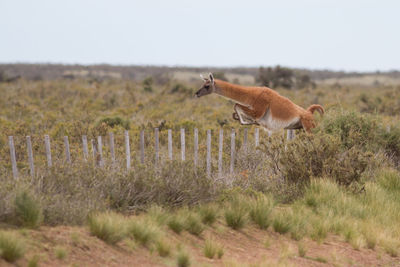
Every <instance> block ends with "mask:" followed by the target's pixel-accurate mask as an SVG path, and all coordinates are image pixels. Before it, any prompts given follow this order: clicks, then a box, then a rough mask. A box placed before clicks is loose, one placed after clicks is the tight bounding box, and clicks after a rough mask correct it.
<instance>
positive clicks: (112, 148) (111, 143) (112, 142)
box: [109, 132, 115, 165]
mask: <svg viewBox="0 0 400 267" xmlns="http://www.w3.org/2000/svg"><path fill="white" fill-rule="evenodd" d="M109 136H110V153H111V162H112V164H113V165H114V164H115V148H114V133H112V132H111V133H109Z"/></svg>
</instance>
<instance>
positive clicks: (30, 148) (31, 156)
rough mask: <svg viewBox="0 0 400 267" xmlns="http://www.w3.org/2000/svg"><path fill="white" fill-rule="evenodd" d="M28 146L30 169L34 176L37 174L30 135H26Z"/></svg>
mask: <svg viewBox="0 0 400 267" xmlns="http://www.w3.org/2000/svg"><path fill="white" fill-rule="evenodd" d="M26 147H27V149H28V161H29V170H30V173H31V176H32V178H33V177H34V176H35V165H34V164H33V152H32V141H31V137H30V136H27V137H26Z"/></svg>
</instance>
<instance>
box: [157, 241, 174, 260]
mask: <svg viewBox="0 0 400 267" xmlns="http://www.w3.org/2000/svg"><path fill="white" fill-rule="evenodd" d="M156 250H157V252H158V255H160V256H161V257H168V256H169V255H170V254H171V245H170V244H169V243H168V242H167V241H166V240H164V239H160V240H157V242H156Z"/></svg>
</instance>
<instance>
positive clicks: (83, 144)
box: [82, 135, 89, 161]
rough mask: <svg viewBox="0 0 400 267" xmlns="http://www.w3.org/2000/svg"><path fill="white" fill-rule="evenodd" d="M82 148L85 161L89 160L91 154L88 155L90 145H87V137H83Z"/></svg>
mask: <svg viewBox="0 0 400 267" xmlns="http://www.w3.org/2000/svg"><path fill="white" fill-rule="evenodd" d="M82 146H83V159H84V160H85V161H87V160H88V157H89V153H88V143H87V136H86V135H83V136H82Z"/></svg>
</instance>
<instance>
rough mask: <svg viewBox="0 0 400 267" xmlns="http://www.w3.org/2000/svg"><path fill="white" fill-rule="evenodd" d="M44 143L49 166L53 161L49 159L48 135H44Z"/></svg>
mask: <svg viewBox="0 0 400 267" xmlns="http://www.w3.org/2000/svg"><path fill="white" fill-rule="evenodd" d="M44 144H45V147H46V158H47V166H48V167H51V166H52V165H53V162H52V161H51V148H50V137H49V136H48V135H45V136H44Z"/></svg>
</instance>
